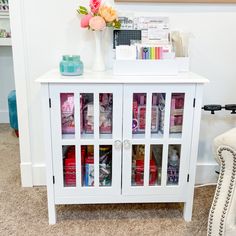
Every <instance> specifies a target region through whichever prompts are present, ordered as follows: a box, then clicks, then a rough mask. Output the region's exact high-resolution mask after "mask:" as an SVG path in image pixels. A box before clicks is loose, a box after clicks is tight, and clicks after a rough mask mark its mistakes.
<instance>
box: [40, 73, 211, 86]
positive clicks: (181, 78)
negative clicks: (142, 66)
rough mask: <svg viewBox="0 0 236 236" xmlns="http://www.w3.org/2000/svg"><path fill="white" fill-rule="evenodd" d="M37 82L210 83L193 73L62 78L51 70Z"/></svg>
mask: <svg viewBox="0 0 236 236" xmlns="http://www.w3.org/2000/svg"><path fill="white" fill-rule="evenodd" d="M36 82H39V83H49V84H55V83H56V84H63V83H69V84H73V83H75V84H77V83H78V84H83V83H92V84H96V83H99V84H102V83H107V84H130V83H131V84H132V83H140V84H147V83H163V84H164V83H165V84H166V83H180V84H190V83H198V84H204V83H208V82H209V80H208V79H206V78H205V77H203V76H200V75H198V74H195V73H192V72H184V73H179V74H178V75H174V76H173V75H172V76H168V75H164V76H150V75H147V76H143V75H142V76H141V75H140V76H139V75H133V76H130V75H127V76H120V75H119V76H117V75H113V73H112V70H110V71H105V72H92V71H85V73H84V74H83V75H82V76H61V75H60V73H59V71H58V70H51V71H49V72H47V73H46V74H44V75H42V76H40V77H39V78H37V79H36Z"/></svg>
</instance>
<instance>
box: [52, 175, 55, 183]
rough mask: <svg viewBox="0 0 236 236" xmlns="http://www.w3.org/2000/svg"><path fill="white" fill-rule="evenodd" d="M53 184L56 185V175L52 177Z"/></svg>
mask: <svg viewBox="0 0 236 236" xmlns="http://www.w3.org/2000/svg"><path fill="white" fill-rule="evenodd" d="M52 182H53V184H55V176H54V175H53V176H52Z"/></svg>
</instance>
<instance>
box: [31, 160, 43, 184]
mask: <svg viewBox="0 0 236 236" xmlns="http://www.w3.org/2000/svg"><path fill="white" fill-rule="evenodd" d="M32 170H33V185H34V186H42V185H46V167H45V165H44V164H41V165H39V164H38V165H33V167H32Z"/></svg>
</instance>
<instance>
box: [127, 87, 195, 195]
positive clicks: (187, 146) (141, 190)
mask: <svg viewBox="0 0 236 236" xmlns="http://www.w3.org/2000/svg"><path fill="white" fill-rule="evenodd" d="M134 93H146V98H147V103H146V128H145V130H146V133H145V135H144V137H143V138H134V137H133V135H132V129H131V127H132V115H133V114H132V113H133V109H132V106H133V104H132V103H133V94H134ZM153 93H165V95H166V98H165V123H164V135H163V137H160V138H151V125H150V124H151V106H152V101H151V99H152V94H153ZM172 93H184V94H185V102H184V117H183V118H184V119H183V127H182V135H181V138H178V137H175V135H172V136H171V135H169V126H170V125H169V122H170V104H171V94H172ZM124 94H125V100H124V106H123V108H124V109H123V116H124V117H126V118H125V119H124V120H123V139H124V144H125V142H127V141H128V142H129V145H128V146H129V148H125V145H123V162H122V194H124V195H163V196H164V195H173V194H174V195H178V196H180V195H181V194H182V195H184V188H185V186H186V183H187V175H188V169H189V159H190V158H191V157H189V155H190V151H191V139H192V125H193V123H192V122H193V113H194V108H193V99H194V97H195V85H192V84H182V85H181V84H148V85H124ZM148 124H149V125H148ZM135 144H144V145H145V157H148V158H145V161H144V185H143V186H131V165H132V145H135ZM151 144H154V145H155V144H157V145H158V144H160V145H163V154H162V158H163V159H162V178H161V179H162V182H161V185H160V186H149V167H150V164H149V156H150V145H151ZM171 144H180V145H181V156H180V172H179V173H180V175H179V184H178V185H174V186H169V185H167V184H166V179H167V161H168V160H167V159H168V147H169V145H171ZM147 173H148V174H147Z"/></svg>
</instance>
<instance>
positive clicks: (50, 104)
mask: <svg viewBox="0 0 236 236" xmlns="http://www.w3.org/2000/svg"><path fill="white" fill-rule="evenodd" d="M51 106H52V103H51V98H49V107H50V108H51Z"/></svg>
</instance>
